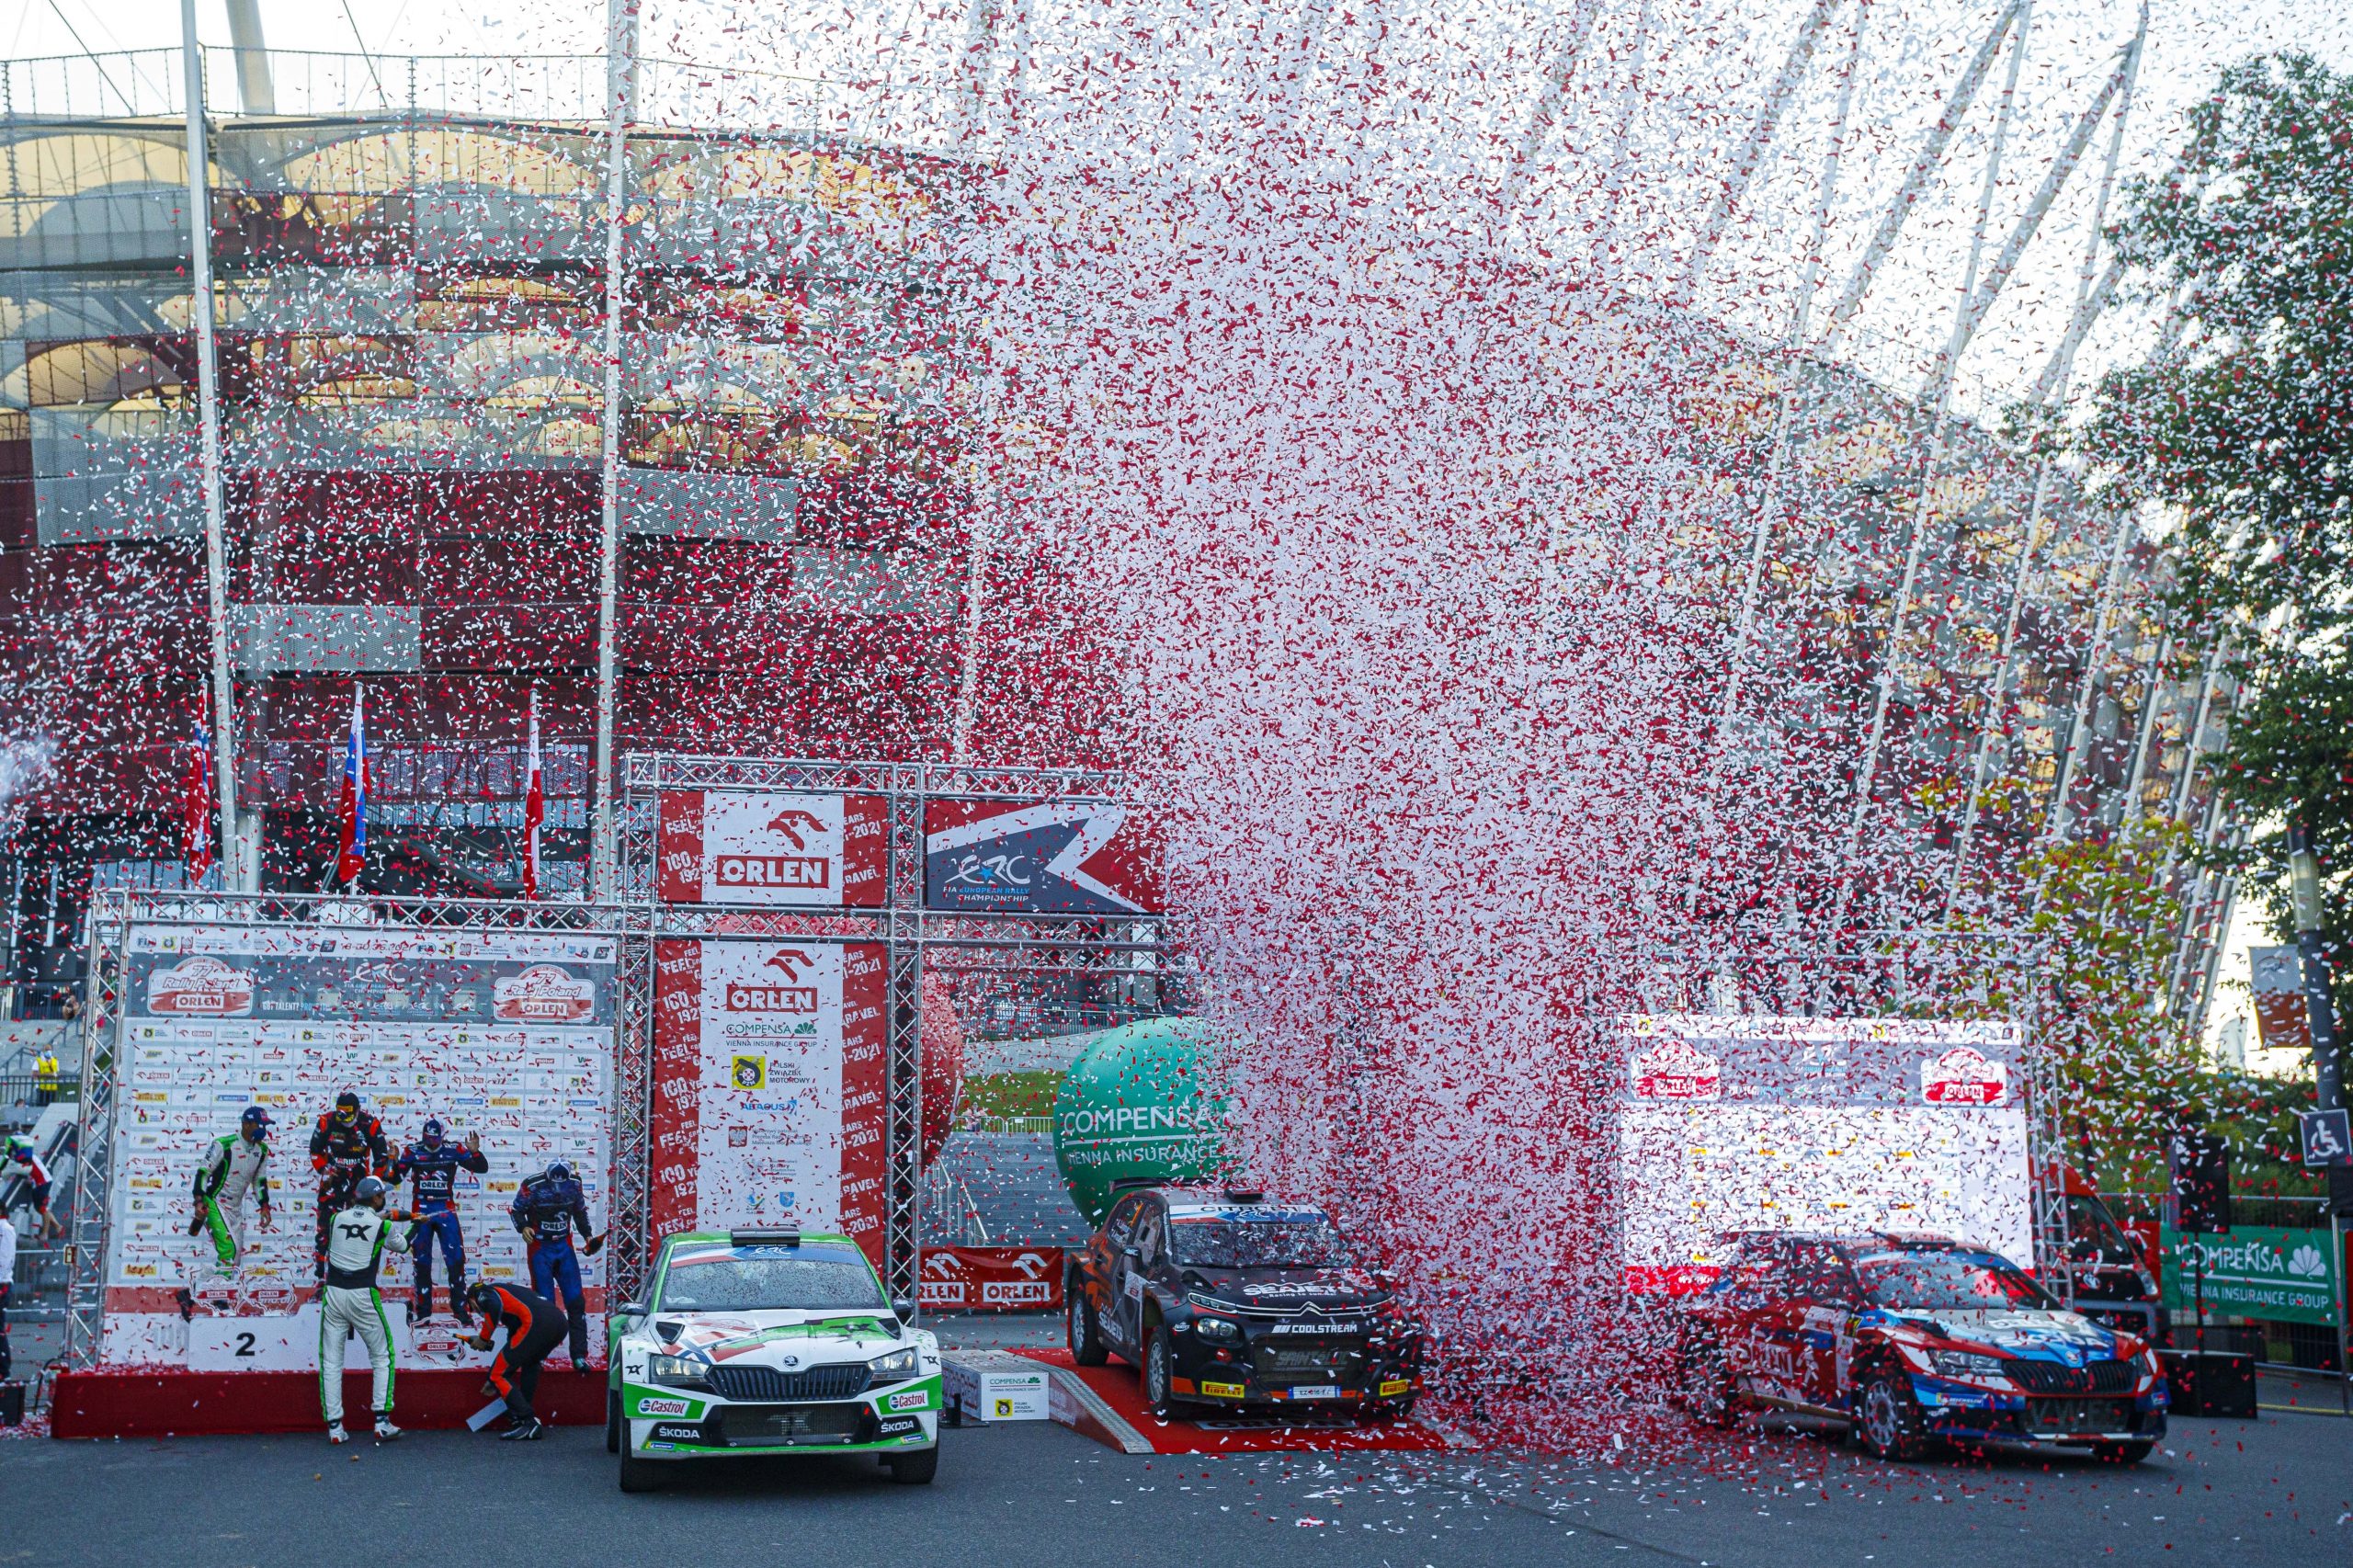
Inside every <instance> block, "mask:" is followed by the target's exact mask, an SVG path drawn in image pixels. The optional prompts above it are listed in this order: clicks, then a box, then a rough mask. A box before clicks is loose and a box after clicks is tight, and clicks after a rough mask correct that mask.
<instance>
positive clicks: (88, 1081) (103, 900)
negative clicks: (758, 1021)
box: [65, 890, 651, 1369]
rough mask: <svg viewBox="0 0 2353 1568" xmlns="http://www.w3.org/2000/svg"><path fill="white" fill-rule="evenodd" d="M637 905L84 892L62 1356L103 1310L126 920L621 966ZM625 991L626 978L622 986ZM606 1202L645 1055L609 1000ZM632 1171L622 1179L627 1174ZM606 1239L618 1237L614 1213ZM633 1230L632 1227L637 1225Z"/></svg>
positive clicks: (629, 1129) (90, 1354)
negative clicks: (372, 934)
mask: <svg viewBox="0 0 2353 1568" xmlns="http://www.w3.org/2000/svg"><path fill="white" fill-rule="evenodd" d="M643 923H644V916H643V911H642V910H629V909H621V908H616V907H614V906H610V905H600V904H591V903H513V902H506V901H502V900H486V899H410V898H379V897H371V896H367V895H361V896H357V897H341V896H327V895H324V894H311V893H236V892H166V891H145V890H139V891H121V890H109V891H104V892H98V893H97V895H95V897H94V899H93V901H92V903H91V906H90V915H89V923H88V926H87V927H86V928H85V938H84V939H85V946H86V948H87V950H88V952H89V958H90V964H89V976H88V980H87V990H86V991H85V994H84V1011H83V1020H84V1030H85V1034H84V1040H83V1051H82V1118H81V1126H80V1133H79V1136H78V1137H77V1138H76V1139H75V1140H74V1206H73V1210H72V1218H71V1220H70V1221H69V1224H68V1230H67V1235H68V1243H67V1249H66V1295H65V1359H66V1364H67V1365H68V1366H69V1367H73V1368H75V1369H85V1368H88V1367H90V1366H92V1365H94V1364H95V1363H96V1362H97V1354H98V1346H99V1340H100V1334H101V1330H102V1329H103V1327H104V1324H105V1318H106V1258H107V1225H108V1214H109V1211H110V1206H111V1202H112V1197H113V1193H112V1185H113V1183H112V1171H113V1165H114V1153H115V1143H116V1138H117V1128H118V1123H119V1119H120V1113H121V1087H122V1085H121V1064H122V1059H123V1045H124V1040H123V1024H124V1017H125V1008H124V1006H123V1001H122V994H121V987H120V980H121V976H122V974H123V972H124V958H125V955H126V954H127V952H128V950H129V944H130V937H131V931H132V929H133V928H134V927H142V926H224V925H225V926H247V927H261V926H285V927H296V926H305V927H321V926H348V927H366V928H369V929H372V930H379V931H381V930H386V929H392V930H409V931H483V932H531V931H544V932H550V933H558V932H561V933H565V934H577V935H594V936H610V937H618V938H619V939H620V952H619V954H618V955H617V956H618V957H619V959H620V967H619V970H618V972H619V973H620V974H623V975H626V974H628V973H629V972H631V967H632V966H631V958H632V956H633V955H632V953H631V947H632V945H634V946H636V947H637V948H640V949H642V948H644V947H646V946H647V943H646V939H645V937H644V936H643V934H642V926H643ZM622 991H623V996H622V997H621V998H620V1000H622V1001H624V1002H626V1001H627V1000H628V988H627V987H626V985H624V986H623V987H622ZM614 1011H615V1020H616V1021H615V1028H614V1036H613V1081H614V1085H615V1090H616V1093H615V1099H614V1105H613V1121H612V1139H611V1148H612V1158H613V1173H612V1175H613V1178H614V1179H613V1185H612V1187H610V1188H609V1189H608V1190H609V1191H610V1192H611V1193H612V1199H611V1213H612V1215H613V1216H614V1217H615V1218H616V1219H618V1218H619V1217H620V1216H621V1215H622V1214H623V1213H624V1212H625V1208H624V1206H625V1205H626V1204H630V1203H634V1204H635V1205H636V1207H637V1208H638V1209H639V1210H642V1209H643V1206H644V1196H645V1194H644V1181H643V1176H642V1173H643V1171H644V1168H645V1164H646V1160H645V1155H646V1149H647V1131H648V1130H647V1118H646V1106H647V1104H648V1096H647V1095H646V1094H645V1093H644V1089H645V1085H646V1079H647V1063H646V1060H645V1051H644V1046H643V1041H644V1040H645V1039H646V1035H645V1033H644V1031H643V1030H642V1028H639V1027H638V1026H639V1025H641V1024H650V1022H651V1015H650V1013H642V1012H641V1013H632V1012H631V1010H630V1009H629V1008H628V1007H627V1006H617V1007H616V1008H615V1010H614ZM632 1174H634V1175H635V1177H636V1179H635V1181H634V1184H633V1185H632V1184H631V1180H630V1177H631V1176H632ZM613 1229H614V1231H615V1232H616V1237H615V1239H616V1240H617V1241H618V1240H621V1239H623V1234H624V1233H623V1230H622V1227H621V1226H620V1225H618V1224H616V1225H615V1226H614V1227H613ZM639 1230H640V1238H639V1239H640V1241H641V1244H642V1226H641V1227H640V1228H639ZM610 1267H611V1268H612V1271H613V1276H614V1278H615V1279H616V1281H617V1282H618V1280H619V1279H620V1278H621V1277H622V1276H623V1273H624V1270H625V1269H627V1268H630V1267H635V1268H636V1269H637V1270H639V1271H640V1272H641V1273H642V1257H634V1258H629V1257H626V1256H625V1255H617V1256H614V1257H613V1258H612V1259H611V1263H610Z"/></svg>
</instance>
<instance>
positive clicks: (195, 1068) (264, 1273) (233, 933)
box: [98, 922, 619, 1372]
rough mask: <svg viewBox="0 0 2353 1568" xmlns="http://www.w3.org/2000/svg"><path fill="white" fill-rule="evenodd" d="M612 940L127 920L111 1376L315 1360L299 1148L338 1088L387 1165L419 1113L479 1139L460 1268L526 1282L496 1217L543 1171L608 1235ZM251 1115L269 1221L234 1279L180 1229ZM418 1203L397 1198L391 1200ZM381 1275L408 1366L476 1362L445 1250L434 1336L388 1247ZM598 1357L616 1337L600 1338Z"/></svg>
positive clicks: (306, 1157)
mask: <svg viewBox="0 0 2353 1568" xmlns="http://www.w3.org/2000/svg"><path fill="white" fill-rule="evenodd" d="M618 947H619V944H618V941H617V939H616V938H615V937H612V936H609V935H597V934H594V933H537V932H504V931H479V930H474V931H469V930H439V931H420V930H415V929H403V928H395V927H390V926H241V925H233V924H229V923H225V922H224V923H222V924H217V925H202V926H179V925H166V924H154V925H149V924H138V925H134V926H132V927H131V930H130V931H129V933H128V934H127V936H126V940H125V953H124V959H123V981H124V985H123V1017H122V1024H121V1028H122V1036H121V1049H120V1051H119V1055H118V1057H117V1062H118V1066H117V1069H116V1070H117V1074H118V1082H117V1086H116V1092H117V1100H116V1104H117V1106H118V1113H117V1121H116V1126H115V1136H114V1140H113V1143H112V1145H111V1159H110V1163H109V1164H110V1168H109V1170H108V1185H107V1206H108V1225H107V1236H106V1260H105V1267H106V1308H107V1311H106V1324H105V1332H104V1337H103V1339H102V1340H101V1342H100V1345H99V1350H98V1354H99V1358H100V1359H101V1361H103V1362H104V1363H106V1364H107V1365H109V1366H116V1367H124V1366H143V1367H167V1368H172V1369H189V1370H194V1371H200V1372H222V1371H303V1370H310V1369H313V1368H315V1367H316V1366H317V1363H318V1316H317V1311H318V1309H317V1307H316V1305H315V1300H314V1298H315V1296H316V1293H317V1281H316V1278H315V1277H314V1275H313V1271H312V1256H311V1254H312V1246H313V1238H314V1235H315V1231H314V1226H313V1221H314V1217H315V1215H316V1212H317V1202H318V1199H317V1193H318V1187H317V1184H316V1181H315V1179H314V1177H313V1173H312V1170H311V1163H310V1147H309V1144H310V1136H311V1130H312V1127H313V1124H314V1123H315V1121H316V1120H317V1119H318V1118H319V1117H320V1116H322V1115H324V1114H325V1113H326V1112H327V1111H328V1110H330V1109H331V1108H333V1106H334V1104H335V1096H337V1095H338V1094H340V1093H342V1092H343V1091H344V1090H346V1089H349V1090H351V1091H353V1092H355V1093H357V1094H358V1096H360V1098H361V1100H362V1101H363V1102H365V1104H366V1107H367V1109H368V1111H369V1114H370V1115H372V1116H375V1117H377V1118H379V1119H381V1121H382V1123H383V1128H384V1134H385V1136H386V1138H387V1139H388V1140H390V1142H391V1143H392V1150H393V1153H395V1154H397V1153H399V1151H400V1149H401V1148H402V1146H403V1145H404V1144H406V1143H409V1142H414V1141H415V1138H416V1136H417V1134H418V1131H419V1130H420V1129H421V1128H422V1127H423V1125H424V1123H425V1120H426V1118H428V1117H431V1118H434V1119H438V1120H439V1121H440V1122H441V1123H442V1125H443V1126H444V1127H446V1128H447V1129H448V1130H449V1136H450V1137H451V1138H453V1139H460V1140H463V1139H468V1138H472V1139H477V1140H479V1142H480V1143H481V1146H482V1151H483V1153H484V1154H485V1155H486V1156H488V1158H489V1161H490V1169H489V1170H488V1171H487V1172H486V1173H484V1174H483V1175H481V1176H475V1175H472V1174H471V1173H462V1174H460V1176H459V1177H458V1181H457V1192H456V1196H457V1210H458V1221H459V1224H460V1226H461V1227H462V1228H463V1231H464V1233H465V1242H466V1264H467V1268H468V1272H469V1275H470V1277H472V1278H489V1279H500V1280H511V1281H528V1280H529V1278H530V1272H529V1267H528V1266H527V1264H526V1262H525V1258H524V1244H523V1238H522V1237H521V1236H519V1235H517V1233H516V1231H515V1227H514V1225H513V1224H512V1223H511V1222H510V1221H508V1219H507V1216H506V1210H507V1205H508V1204H510V1203H512V1202H513V1201H514V1198H515V1191H516V1187H517V1184H518V1183H519V1182H520V1181H521V1180H522V1178H523V1177H525V1176H530V1175H534V1174H536V1173H537V1172H539V1171H540V1170H543V1169H545V1168H546V1167H547V1165H549V1164H550V1163H551V1162H552V1161H556V1160H562V1161H564V1162H565V1163H567V1164H569V1165H571V1166H572V1167H573V1168H574V1170H575V1171H577V1172H578V1173H579V1176H580V1180H581V1184H582V1186H583V1187H584V1188H585V1191H586V1194H587V1198H588V1214H589V1221H590V1222H591V1223H592V1224H594V1225H595V1226H596V1227H597V1229H598V1230H602V1229H604V1227H605V1226H606V1225H607V1224H608V1222H609V1220H610V1214H609V1212H608V1207H607V1199H608V1193H607V1191H606V1178H607V1172H608V1166H609V1165H610V1153H609V1151H610V1147H611V1126H612V1111H611V1083H612V1062H613V1050H614V994H613V993H614V966H615V963H616V962H617V960H618ZM256 1105H257V1106H260V1107H262V1108H265V1109H266V1110H267V1111H268V1112H269V1114H270V1116H271V1117H272V1119H274V1120H275V1122H276V1126H275V1127H274V1128H273V1129H272V1130H271V1133H270V1139H269V1147H270V1161H269V1164H270V1187H271V1194H272V1198H273V1200H274V1201H273V1205H272V1206H273V1208H274V1210H275V1213H276V1222H275V1224H274V1225H273V1226H272V1227H271V1228H270V1229H269V1230H267V1231H265V1230H263V1229H262V1228H261V1226H260V1222H259V1216H258V1214H257V1213H256V1211H255V1206H254V1204H253V1201H252V1199H247V1201H246V1203H245V1205H244V1245H243V1248H242V1250H241V1251H240V1252H239V1253H238V1254H237V1256H235V1257H234V1258H233V1260H232V1261H231V1262H229V1263H227V1264H223V1263H222V1261H221V1259H220V1257H219V1255H218V1254H217V1252H215V1250H214V1248H213V1245H212V1244H211V1242H210V1239H209V1238H208V1237H206V1236H203V1235H196V1236H191V1235H190V1234H189V1233H188V1221H189V1217H190V1213H191V1209H190V1199H189V1197H188V1193H189V1187H190V1183H191V1181H192V1180H193V1178H194V1176H195V1174H196V1168H197V1162H198V1160H199V1156H200V1155H201V1154H202V1153H203V1151H204V1148H205V1146H206V1145H207V1144H208V1143H210V1142H211V1140H213V1139H215V1138H218V1137H220V1136H222V1134H224V1133H233V1132H235V1131H237V1126H238V1119H239V1118H240V1117H241V1116H242V1115H243V1114H244V1109H245V1108H246V1107H247V1106H256ZM406 1201H407V1194H406V1192H405V1191H400V1192H396V1194H395V1196H394V1198H393V1203H394V1205H395V1206H396V1207H404V1206H405V1204H406ZM581 1268H582V1271H583V1273H584V1275H585V1276H586V1278H585V1280H584V1283H585V1285H586V1288H587V1289H586V1294H587V1298H588V1307H589V1314H590V1316H591V1318H592V1319H594V1318H600V1317H601V1314H602V1312H603V1311H604V1289H603V1276H604V1260H603V1257H602V1256H596V1257H590V1256H583V1257H582V1259H581ZM378 1278H379V1280H380V1282H381V1285H382V1287H383V1290H384V1296H385V1300H386V1301H388V1302H391V1303H392V1311H391V1313H390V1316H391V1319H392V1330H393V1335H394V1336H395V1339H396V1340H397V1342H398V1351H399V1355H400V1358H401V1364H402V1365H403V1366H408V1367H420V1366H425V1367H429V1366H443V1367H456V1366H467V1365H471V1364H472V1363H474V1362H476V1361H479V1360H481V1359H483V1358H482V1357H480V1356H478V1355H476V1354H475V1353H474V1352H472V1351H471V1350H469V1349H467V1348H466V1347H464V1346H462V1345H460V1343H459V1341H458V1338H457V1332H456V1328H455V1320H454V1318H453V1317H452V1316H451V1315H450V1313H449V1302H448V1300H447V1297H446V1295H441V1294H440V1292H441V1291H443V1290H446V1286H447V1276H446V1274H445V1272H444V1271H443V1270H442V1268H441V1267H440V1266H439V1263H438V1259H437V1262H436V1265H435V1270H434V1282H435V1286H436V1290H437V1295H438V1296H439V1297H440V1299H439V1300H438V1301H437V1302H436V1308H437V1312H436V1316H435V1317H434V1318H433V1319H432V1320H431V1323H430V1325H429V1326H428V1325H425V1324H419V1325H415V1326H412V1325H411V1324H410V1322H409V1314H408V1312H406V1311H405V1310H404V1308H405V1303H407V1301H409V1298H410V1295H411V1292H412V1290H413V1284H412V1280H413V1278H414V1274H413V1271H412V1268H411V1266H410V1264H409V1261H408V1259H407V1258H406V1257H405V1256H400V1255H393V1254H387V1255H386V1258H385V1262H384V1265H383V1267H382V1269H381V1273H380V1274H379V1276H378ZM181 1290H188V1315H187V1316H185V1317H183V1316H182V1315H181V1309H180V1294H179V1293H180V1291H181ZM589 1343H590V1344H592V1345H595V1346H599V1347H601V1346H603V1344H604V1338H603V1332H602V1329H601V1328H600V1327H597V1326H595V1325H593V1324H592V1327H591V1331H590V1334H589ZM354 1355H355V1356H356V1357H357V1359H358V1365H360V1366H362V1367H364V1366H365V1365H366V1364H367V1358H366V1356H365V1355H364V1354H360V1353H359V1352H358V1351H357V1350H356V1349H355V1351H354Z"/></svg>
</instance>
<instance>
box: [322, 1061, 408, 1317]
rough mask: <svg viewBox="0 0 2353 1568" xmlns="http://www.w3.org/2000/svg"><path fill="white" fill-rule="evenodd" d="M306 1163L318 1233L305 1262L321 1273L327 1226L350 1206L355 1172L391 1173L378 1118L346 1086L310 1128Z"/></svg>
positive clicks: (389, 1155)
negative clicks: (314, 1188) (315, 1189)
mask: <svg viewBox="0 0 2353 1568" xmlns="http://www.w3.org/2000/svg"><path fill="white" fill-rule="evenodd" d="M311 1168H312V1169H313V1170H314V1171H316V1172H318V1173H319V1220H318V1238H317V1242H316V1244H315V1246H314V1247H313V1257H312V1264H311V1267H312V1272H313V1273H314V1274H320V1275H324V1274H325V1273H326V1271H327V1228H328V1226H329V1225H330V1224H332V1223H333V1222H334V1220H335V1216H336V1215H337V1214H339V1213H341V1212H342V1211H343V1210H346V1209H348V1208H349V1207H351V1199H352V1194H353V1193H354V1192H355V1191H357V1190H358V1187H359V1178H360V1177H362V1176H374V1177H376V1178H377V1179H378V1180H380V1181H387V1182H389V1181H390V1180H391V1179H392V1143H391V1142H389V1141H388V1140H387V1139H386V1138H385V1137H384V1124H383V1123H382V1122H381V1121H379V1120H377V1119H375V1118H374V1117H372V1116H369V1114H368V1113H367V1112H366V1111H365V1110H363V1109H361V1108H360V1105H359V1096H358V1095H355V1094H353V1093H352V1092H351V1091H350V1090H349V1089H346V1090H344V1091H343V1093H341V1094H339V1095H337V1096H335V1108H334V1109H333V1110H331V1111H328V1112H327V1113H326V1114H325V1115H324V1116H322V1117H320V1118H319V1119H318V1122H317V1125H315V1126H314V1127H313V1128H312V1130H311Z"/></svg>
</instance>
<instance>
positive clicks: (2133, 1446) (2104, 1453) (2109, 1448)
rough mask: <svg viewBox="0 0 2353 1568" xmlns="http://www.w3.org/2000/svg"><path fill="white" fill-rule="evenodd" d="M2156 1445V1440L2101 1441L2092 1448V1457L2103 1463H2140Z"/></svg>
mask: <svg viewBox="0 0 2353 1568" xmlns="http://www.w3.org/2000/svg"><path fill="white" fill-rule="evenodd" d="M2156 1446H2157V1445H2156V1444H2155V1443H2154V1442H2141V1443H2101V1444H2099V1445H2097V1447H2095V1448H2094V1449H2092V1458H2094V1459H2096V1460H2098V1461H2099V1462H2100V1463H2102V1464H2119V1465H2133V1464H2139V1463H2140V1462H2141V1461H2142V1460H2144V1459H2147V1458H2148V1457H2149V1454H2150V1452H2151V1451H2152V1450H2153V1449H2155V1448H2156Z"/></svg>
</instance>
